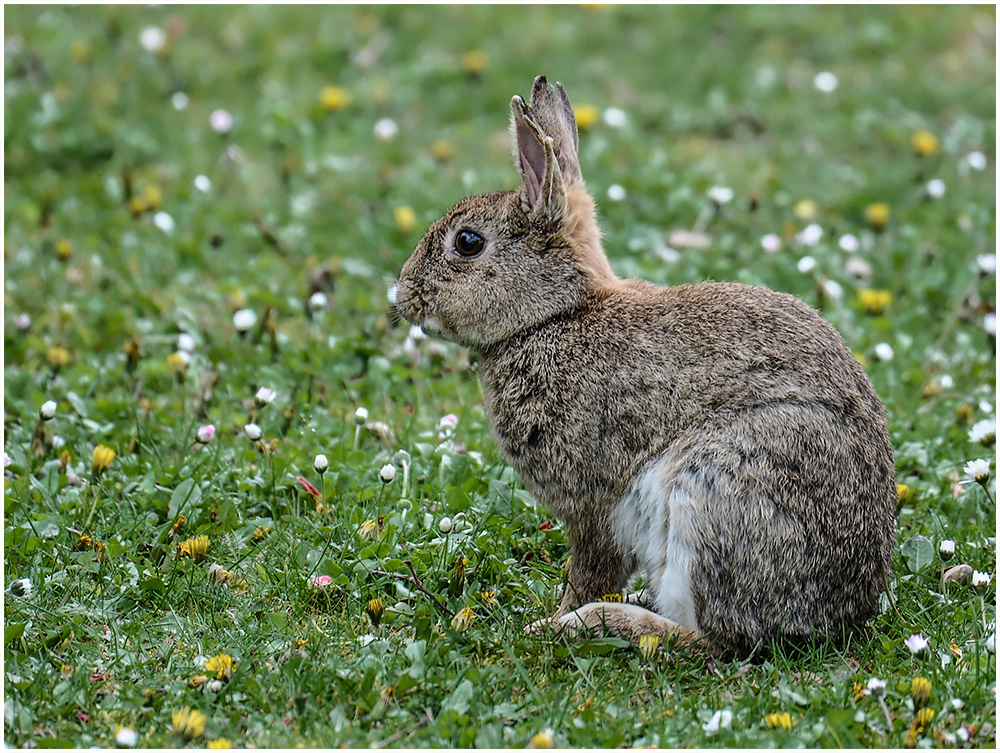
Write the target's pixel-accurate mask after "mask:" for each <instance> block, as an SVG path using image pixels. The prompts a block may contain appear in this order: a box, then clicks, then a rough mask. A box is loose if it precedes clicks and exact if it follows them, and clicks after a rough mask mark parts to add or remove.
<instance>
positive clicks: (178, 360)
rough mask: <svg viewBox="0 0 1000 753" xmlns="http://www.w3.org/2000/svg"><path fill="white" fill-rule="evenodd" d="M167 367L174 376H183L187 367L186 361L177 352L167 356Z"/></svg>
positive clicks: (181, 354) (182, 355)
mask: <svg viewBox="0 0 1000 753" xmlns="http://www.w3.org/2000/svg"><path fill="white" fill-rule="evenodd" d="M167 366H169V367H170V370H171V371H172V372H174V374H183V373H184V372H185V371H186V370H187V367H188V359H187V358H186V357H185V356H184V354H183V353H181V352H180V351H179V350H178V351H177V352H176V353H171V354H170V355H169V356H167Z"/></svg>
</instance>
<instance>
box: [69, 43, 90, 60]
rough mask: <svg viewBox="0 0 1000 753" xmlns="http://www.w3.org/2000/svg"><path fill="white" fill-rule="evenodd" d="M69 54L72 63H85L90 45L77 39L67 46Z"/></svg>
mask: <svg viewBox="0 0 1000 753" xmlns="http://www.w3.org/2000/svg"><path fill="white" fill-rule="evenodd" d="M69 56H70V58H72V60H73V62H74V63H86V62H87V60H89V59H90V45H89V44H87V43H86V42H84V41H83V40H82V39H77V40H76V41H75V42H73V44H71V45H70V46H69Z"/></svg>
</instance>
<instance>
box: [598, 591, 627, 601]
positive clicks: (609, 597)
mask: <svg viewBox="0 0 1000 753" xmlns="http://www.w3.org/2000/svg"><path fill="white" fill-rule="evenodd" d="M621 600H622V595H621V594H620V593H619V594H604V596H602V597H601V601H611V602H618V603H621Z"/></svg>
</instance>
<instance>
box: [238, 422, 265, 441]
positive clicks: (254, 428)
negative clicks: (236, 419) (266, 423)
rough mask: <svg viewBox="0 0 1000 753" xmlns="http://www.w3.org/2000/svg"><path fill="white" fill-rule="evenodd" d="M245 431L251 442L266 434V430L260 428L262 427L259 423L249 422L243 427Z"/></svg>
mask: <svg viewBox="0 0 1000 753" xmlns="http://www.w3.org/2000/svg"><path fill="white" fill-rule="evenodd" d="M243 433H244V434H246V435H247V439H249V440H250V441H251V442H256V441H257V440H258V439H260V438H261V437H262V436H264V432H262V431H261V430H260V427H259V426H258V425H257V424H247V425H246V426H244V427H243Z"/></svg>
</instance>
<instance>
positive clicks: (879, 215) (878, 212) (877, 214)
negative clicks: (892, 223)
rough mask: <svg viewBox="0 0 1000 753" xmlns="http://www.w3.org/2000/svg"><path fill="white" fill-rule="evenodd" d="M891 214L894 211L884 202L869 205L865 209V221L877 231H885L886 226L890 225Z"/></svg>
mask: <svg viewBox="0 0 1000 753" xmlns="http://www.w3.org/2000/svg"><path fill="white" fill-rule="evenodd" d="M890 214H892V210H891V209H890V208H889V205H888V204H886V203H885V202H882V201H878V202H875V203H874V204H869V205H868V206H867V207H865V219H867V220H868V222H869V223H871V226H872V227H873V228H874V229H875V230H877V231H881V230H884V229H885V226H886V225H888V224H889V215H890Z"/></svg>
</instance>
